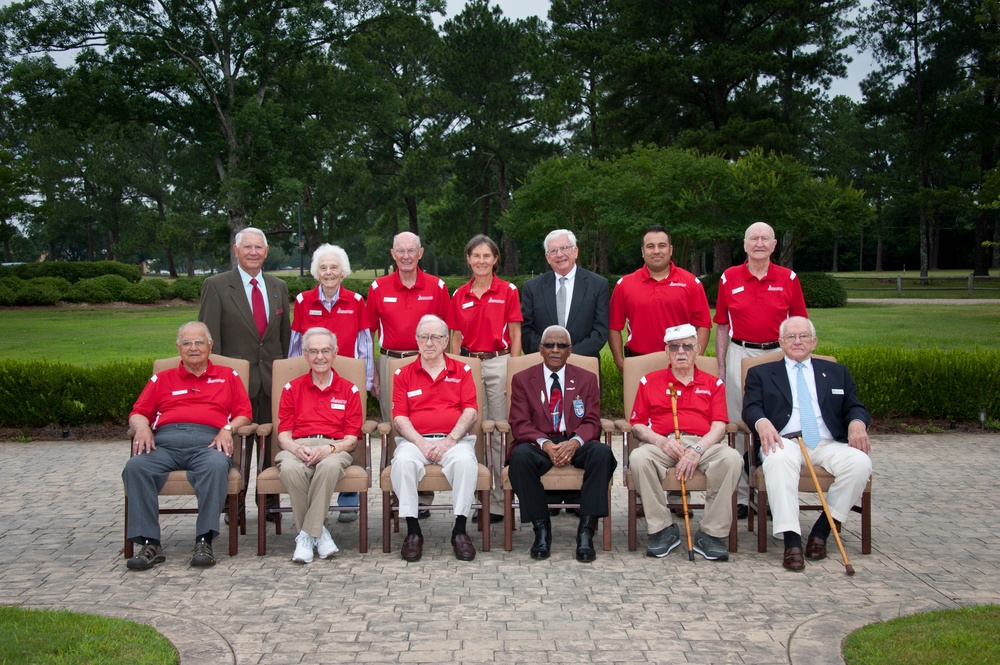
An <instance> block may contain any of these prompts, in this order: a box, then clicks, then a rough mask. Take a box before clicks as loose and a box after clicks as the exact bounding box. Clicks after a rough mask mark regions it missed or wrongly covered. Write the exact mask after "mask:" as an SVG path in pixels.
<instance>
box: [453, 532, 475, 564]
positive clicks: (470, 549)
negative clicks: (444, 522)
mask: <svg viewBox="0 0 1000 665" xmlns="http://www.w3.org/2000/svg"><path fill="white" fill-rule="evenodd" d="M451 547H452V549H454V550H455V558H456V559H458V560H459V561H472V560H473V559H475V558H476V547H475V545H473V544H472V539H471V538H469V534H467V533H460V534H458V535H456V536H452V537H451Z"/></svg>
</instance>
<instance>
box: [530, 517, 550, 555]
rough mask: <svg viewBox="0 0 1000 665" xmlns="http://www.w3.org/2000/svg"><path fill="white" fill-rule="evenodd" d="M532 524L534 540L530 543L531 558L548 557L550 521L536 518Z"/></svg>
mask: <svg viewBox="0 0 1000 665" xmlns="http://www.w3.org/2000/svg"><path fill="white" fill-rule="evenodd" d="M532 525H533V526H534V529H535V542H534V543H532V545H531V558H532V559H548V558H549V554H551V553H552V522H550V521H549V520H537V521H535V522H532Z"/></svg>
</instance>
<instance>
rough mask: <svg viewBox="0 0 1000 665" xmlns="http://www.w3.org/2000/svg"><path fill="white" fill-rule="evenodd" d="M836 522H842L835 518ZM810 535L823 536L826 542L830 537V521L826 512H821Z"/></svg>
mask: <svg viewBox="0 0 1000 665" xmlns="http://www.w3.org/2000/svg"><path fill="white" fill-rule="evenodd" d="M834 523H835V524H838V525H839V524H840V523H839V522H837V520H834ZM809 535H810V536H816V537H817V538H821V539H822V540H823V541H824V542H825V541H826V539H827V538H829V537H830V521H829V520H828V519H826V513H820V515H819V519H818V520H816V523H815V524H813V528H812V531H810V532H809Z"/></svg>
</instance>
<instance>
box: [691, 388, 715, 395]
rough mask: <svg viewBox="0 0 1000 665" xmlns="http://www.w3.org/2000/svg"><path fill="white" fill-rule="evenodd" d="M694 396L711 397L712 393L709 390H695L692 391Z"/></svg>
mask: <svg viewBox="0 0 1000 665" xmlns="http://www.w3.org/2000/svg"><path fill="white" fill-rule="evenodd" d="M694 394H695V395H711V394H712V391H711V390H705V389H704V388H695V389H694Z"/></svg>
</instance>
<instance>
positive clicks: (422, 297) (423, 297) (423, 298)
mask: <svg viewBox="0 0 1000 665" xmlns="http://www.w3.org/2000/svg"><path fill="white" fill-rule="evenodd" d="M423 300H434V296H417V302H421V301H423Z"/></svg>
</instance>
